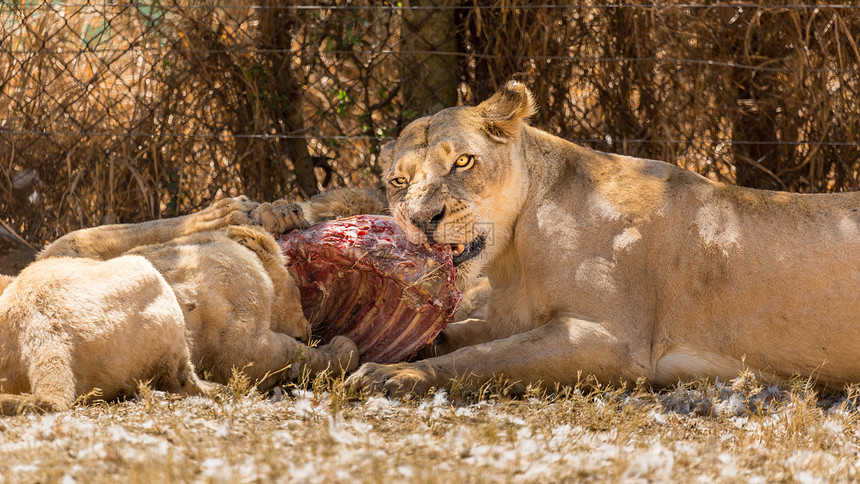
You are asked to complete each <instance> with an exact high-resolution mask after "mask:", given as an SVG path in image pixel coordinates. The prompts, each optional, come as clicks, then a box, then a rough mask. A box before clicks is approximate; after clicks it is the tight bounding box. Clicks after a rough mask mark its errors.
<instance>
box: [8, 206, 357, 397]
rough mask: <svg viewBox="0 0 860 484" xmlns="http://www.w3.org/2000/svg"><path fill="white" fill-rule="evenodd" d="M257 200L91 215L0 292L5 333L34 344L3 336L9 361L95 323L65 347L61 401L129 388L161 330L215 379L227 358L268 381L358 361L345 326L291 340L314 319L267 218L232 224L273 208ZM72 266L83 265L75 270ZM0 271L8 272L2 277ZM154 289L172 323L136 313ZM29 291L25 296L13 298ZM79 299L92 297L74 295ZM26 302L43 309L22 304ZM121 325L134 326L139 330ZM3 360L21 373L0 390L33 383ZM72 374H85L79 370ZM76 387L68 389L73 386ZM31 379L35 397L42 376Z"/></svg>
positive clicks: (221, 377)
mask: <svg viewBox="0 0 860 484" xmlns="http://www.w3.org/2000/svg"><path fill="white" fill-rule="evenodd" d="M261 210H262V211H269V210H271V205H267V207H262V206H260V207H258V204H256V203H252V202H249V201H248V200H247V199H245V198H237V199H224V200H219V201H218V202H216V203H215V204H213V205H212V206H211V207H209V208H208V209H206V210H203V211H201V212H198V213H195V214H192V215H188V216H185V217H179V218H175V219H166V220H157V221H153V222H146V223H142V224H131V225H108V226H102V227H95V228H91V229H84V230H79V231H76V232H72V233H70V234H68V235H66V236H64V237H62V238H60V239H59V240H57V241H56V242H54V243H53V244H51V245H50V246H48V247H47V248H46V249H45V250H44V251H43V252H42V253H41V254H40V255H39V261H37V262H36V263H34V264H33V265H32V266H31V267H29V268H28V269H26V270H25V271H24V272H23V273H22V274H21V276H20V277H19V278H18V279H17V280H15V281H14V282H13V283H12V284H10V286H9V287H7V289H6V291H5V292H4V293H3V299H2V300H0V310H2V311H4V312H5V314H6V317H5V318H2V319H0V321H2V322H3V324H4V325H5V326H4V328H6V329H7V330H8V331H12V333H10V338H11V339H9V341H17V340H16V339H15V338H12V336H15V337H16V338H18V339H20V338H25V339H26V338H31V339H33V340H34V341H35V343H34V344H36V343H37V344H38V345H39V346H38V348H36V347H35V346H33V345H30V344H18V343H15V344H13V343H8V344H12V345H13V346H7V347H0V358H3V360H2V361H3V362H4V363H3V365H12V363H6V359H7V358H10V360H9V361H13V360H15V359H16V358H17V359H19V360H21V361H31V360H33V359H38V358H41V356H38V355H35V354H34V351H36V350H37V349H38V351H39V352H40V354H42V353H43V354H53V353H64V352H65V353H64V354H66V353H68V351H67V350H66V349H65V348H66V346H67V345H68V344H67V343H66V342H67V341H69V340H70V339H72V340H74V339H75V338H84V339H86V336H87V334H88V333H89V332H91V330H92V328H93V325H96V326H97V327H98V328H99V332H100V334H102V336H100V337H99V339H97V340H96V341H95V342H93V343H89V345H90V346H88V347H87V351H86V352H84V353H81V354H77V353H75V354H72V355H71V356H68V355H66V356H64V358H65V359H64V360H63V363H62V364H63V365H65V366H66V367H68V368H71V369H72V370H73V371H74V373H75V378H74V379H72V380H70V379H69V378H67V377H65V376H55V377H52V378H55V379H57V380H58V381H59V382H62V384H63V385H65V387H64V388H65V390H64V391H65V392H66V393H64V399H63V400H62V401H63V402H64V403H63V405H68V404H69V403H71V402H69V401H68V399H69V398H73V397H74V396H76V395H80V394H81V393H82V392H85V391H87V390H89V389H90V388H92V386H89V385H90V382H91V381H94V382H96V383H93V385H96V386H99V388H101V390H102V392H103V393H105V394H106V395H114V393H116V394H125V393H127V390H128V388H127V382H129V381H134V379H135V378H138V379H140V377H141V375H142V373H141V371H138V370H140V369H141V368H144V369H146V368H149V369H150V370H153V367H152V364H150V363H148V362H151V361H152V358H156V359H158V358H161V359H163V360H164V359H165V358H162V357H160V356H159V355H163V354H165V351H166V349H164V344H165V341H167V340H170V341H172V342H173V346H181V347H182V348H185V350H186V353H185V360H188V352H189V350H190V358H191V361H193V363H194V366H195V367H196V369H197V371H198V372H200V374H202V375H207V376H208V377H209V378H211V379H212V380H214V381H216V382H220V383H227V381H228V380H229V378H230V377H231V376H232V374H233V369H237V370H241V371H244V373H245V374H246V375H247V376H248V377H250V378H251V379H252V380H255V381H259V383H258V387H260V388H263V389H265V388H268V387H270V386H272V385H274V384H276V383H277V382H278V381H281V380H283V379H284V378H294V377H296V376H298V375H299V374H300V372H302V371H308V372H309V373H311V374H315V373H317V372H320V371H325V370H329V369H331V370H335V371H348V370H350V369H352V368H354V367H355V365H356V364H357V360H358V350H357V348H356V347H355V345H354V344H353V343H352V341H350V340H349V339H347V338H342V337H337V338H335V339H334V340H333V341H332V342H331V343H329V344H328V345H325V346H322V347H319V348H311V347H308V345H307V344H304V343H301V342H299V341H297V340H296V338H300V339H307V338H308V336H309V331H310V329H309V325H308V322H307V320H306V319H305V317H304V315H303V314H302V309H301V305H300V296H299V291H298V288H297V287H296V284H295V281H294V280H293V279H292V277H291V276H290V275H289V273H288V272H287V269H286V268H285V266H284V260H283V255H282V254H281V251H280V249H279V247H278V245H277V243H276V242H275V240H274V239H273V238H272V236H271V235H269V233H268V232H266V231H264V230H261V229H259V228H256V227H251V226H247V225H237V224H247V223H249V222H250V221H251V220H253V219H259V220H264V219H266V220H271V219H272V217H271V215H272V214H271V213H269V214H260V213H259V212H260V211H261ZM286 223H290V222H284V221H283V220H280V221H276V222H275V224H276V225H278V226H281V225H284V224H286ZM70 257H76V258H77V259H70ZM102 260H107V261H106V262H101V261H102ZM129 261H139V262H138V266H140V265H142V264H143V263H145V266H146V268H148V272H147V271H143V269H141V268H139V267H138V268H137V269H135V267H136V266H135V267H131V266H130V262H129ZM147 261H148V262H147ZM65 267H69V269H64V268H65ZM88 267H91V268H92V269H91V270H89V272H87V271H84V270H83V269H82V268H88ZM128 267H131V268H128ZM153 268H154V269H153ZM76 271H77V272H76ZM135 271H137V272H135ZM69 272H71V274H78V275H77V276H76V277H74V278H72V277H71V275H70V274H68V273H69ZM25 276H26V277H25ZM61 276H64V277H65V279H63V278H62V277H61ZM144 276H146V277H144ZM126 278H127V279H128V281H127V282H126V284H132V283H135V281H138V280H139V282H136V284H137V285H136V286H135V290H130V289H126V288H124V287H125V286H124V285H123V281H125V280H126ZM55 280H56V281H57V282H51V283H50V284H49V283H47V282H46V281H55ZM4 281H5V282H8V279H5V278H4V279H3V280H2V281H0V283H2V282H4ZM103 281H105V282H104V283H103ZM108 281H110V282H112V283H108ZM34 291H35V292H34ZM7 294H8V296H7ZM156 295H157V296H159V297H163V298H167V299H169V300H170V301H171V304H172V306H171V308H174V309H175V310H176V311H174V312H173V316H175V317H178V318H179V319H178V321H175V320H174V321H172V323H171V324H172V326H170V327H169V328H167V329H164V328H162V327H161V326H157V325H155V324H154V323H147V324H144V323H146V321H143V322H138V320H139V319H142V318H143V316H141V315H140V311H141V308H145V307H148V305H150V304H154V302H153V301H155V297H156ZM24 296H27V297H28V298H29V299H27V300H28V301H30V302H20V301H22V300H23V299H24ZM90 300H92V302H87V301H90ZM80 301H84V302H86V303H87V307H86V308H81V307H78V306H77V304H78V303H79V302H80ZM28 306H32V307H33V308H35V309H34V310H37V311H41V312H40V313H37V314H36V316H32V315H29V313H28V311H29V309H27V307H28ZM177 311H178V313H177ZM42 313H46V314H47V313H50V314H51V315H52V318H47V319H46V318H44V317H42V316H39V315H40V314H42ZM162 326H164V327H165V328H166V327H167V324H166V323H164V324H162ZM8 328H13V329H8ZM14 328H19V329H14ZM127 328H138V331H139V333H130V331H131V330H129V329H127ZM177 328H178V329H177ZM168 329H169V330H170V331H172V332H171V333H169V334H168ZM177 331H178V332H177ZM22 335H23V336H22ZM26 335H36V336H35V337H34V336H26ZM4 341H5V339H4ZM186 341H187V344H186ZM0 344H2V343H0ZM64 345H66V346H64ZM99 345H101V346H99ZM168 349H170V350H171V351H173V350H174V349H175V348H173V347H171V348H168ZM52 352H53V353H52ZM14 355H18V356H14ZM141 355H145V357H143V356H141ZM45 358H48V356H46V357H45ZM165 361H167V360H165ZM172 361H173V360H169V361H167V363H170V362H172ZM167 363H163V364H161V365H162V366H164V365H165V364H167ZM170 364H172V363H170ZM170 364H168V365H167V366H168V367H170ZM21 365H23V363H21V364H19V365H18V366H19V367H20V366H21ZM147 365H149V366H147ZM189 365H190V362H189ZM12 366H14V365H12ZM189 367H190V366H189ZM4 368H5V367H4V366H2V365H0V370H2V371H0V378H7V379H9V378H13V379H14V381H15V382H16V383H15V384H14V385H12V384H11V383H10V384H9V386H8V387H2V388H3V391H4V392H7V393H18V392H29V391H31V386H32V385H35V383H33V382H34V381H35V380H34V378H36V377H35V376H33V375H34V374H33V373H32V372H30V373H29V374H27V373H21V371H23V370H22V369H21V368H23V367H20V368H17V370H15V371H17V373H16V372H14V371H13V370H11V369H10V370H8V371H7V370H6V369H4ZM158 368H159V371H161V370H160V368H161V366H159V367H158ZM67 373H68V372H67ZM78 374H82V375H91V376H92V378H90V379H89V380H87V379H84V380H81V378H79V377H78ZM9 375H12V376H11V377H10V376H9ZM22 375H25V376H26V375H29V376H27V377H28V378H29V380H26V381H29V382H31V386H28V385H25V384H23V383H22V382H24V381H25V379H22V378H25V377H23V376H22ZM58 375H59V374H58ZM99 375H101V376H99ZM97 377H98V378H97ZM195 381H196V380H195ZM58 384H59V383H58ZM169 386H170V385H168V387H169ZM174 386H175V385H174ZM72 387H74V391H71V390H69V388H72ZM171 388H172V387H171ZM116 389H118V390H116ZM114 390H116V391H114ZM33 391H34V393H35V396H36V397H38V398H41V396H40V391H39V390H38V388H36V389H34V390H33ZM54 400H56V399H52V398H48V399H47V401H49V402H53V401H54ZM18 403H20V402H18ZM16 404H17V403H15V402H13V403H12V404H10V405H12V406H14V405H16ZM4 408H6V407H4ZM49 408H63V406H62V405H59V404H58V405H53V406H49Z"/></svg>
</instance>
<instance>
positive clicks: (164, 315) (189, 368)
mask: <svg viewBox="0 0 860 484" xmlns="http://www.w3.org/2000/svg"><path fill="white" fill-rule="evenodd" d="M4 279H5V280H4V281H3V282H4V283H9V284H8V286H6V287H5V290H3V292H2V295H0V415H11V414H16V413H18V412H20V411H24V410H42V411H56V410H64V409H67V408H68V407H69V406H70V405H72V403H74V402H75V400H76V399H77V398H79V397H80V396H82V395H87V394H88V393H90V392H91V391H92V390H93V389H96V388H98V389H100V390H101V393H100V397H101V398H104V399H113V398H116V397H119V396H129V395H133V394H134V392H135V390H136V389H137V385H138V382H140V381H145V382H146V381H149V382H151V385H152V386H153V387H154V388H156V389H160V390H166V391H170V392H176V393H182V394H190V395H197V394H203V393H207V392H209V391H211V390H212V389H213V387H212V386H211V385H208V384H206V383H204V382H201V381H200V380H199V379H198V378H197V376H196V375H195V373H194V366H193V365H192V364H191V359H190V354H189V351H188V345H187V344H186V341H185V323H184V321H183V317H182V310H181V309H180V307H179V304H178V303H177V301H176V297H175V296H174V294H173V291H171V289H170V286H168V285H167V283H166V282H165V281H164V279H163V278H162V277H161V275H160V274H159V273H158V271H156V270H155V268H153V267H152V264H150V263H149V262H148V261H147V260H146V259H144V258H142V257H139V256H133V255H127V256H122V257H118V258H116V259H112V260H109V261H106V262H102V261H95V260H91V259H70V258H54V259H48V260H43V261H39V262H36V263H33V264H31V265H30V266H29V267H27V268H26V269H25V270H24V271H23V272H22V273H21V274H20V275H19V276H18V277H17V278H16V279H15V280H14V281H12V280H11V278H4ZM118 350H120V351H118Z"/></svg>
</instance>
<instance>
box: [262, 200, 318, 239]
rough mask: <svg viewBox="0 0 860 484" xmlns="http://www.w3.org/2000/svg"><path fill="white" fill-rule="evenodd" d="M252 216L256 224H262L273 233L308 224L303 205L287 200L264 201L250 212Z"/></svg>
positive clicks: (300, 227)
mask: <svg viewBox="0 0 860 484" xmlns="http://www.w3.org/2000/svg"><path fill="white" fill-rule="evenodd" d="M250 217H251V221H252V223H253V224H254V225H262V226H263V228H264V229H266V231H268V232H271V233H273V234H283V233H285V232H289V231H290V230H296V229H303V228H307V226H308V222H307V220H305V218H304V215H303V213H302V207H300V206H299V205H298V204H296V203H288V202H287V201H286V200H277V201H275V202H272V203H262V204H260V206H259V207H257V208H255V209H254V210H253V211H252V212H251V213H250Z"/></svg>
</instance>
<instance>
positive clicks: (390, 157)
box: [376, 141, 394, 177]
mask: <svg viewBox="0 0 860 484" xmlns="http://www.w3.org/2000/svg"><path fill="white" fill-rule="evenodd" d="M376 160H377V161H378V162H379V167H380V168H381V169H382V176H383V177H384V176H386V175H388V170H390V169H391V164H392V163H394V141H389V142H388V143H385V144H384V145H382V148H380V149H379V156H378V157H377V158H376Z"/></svg>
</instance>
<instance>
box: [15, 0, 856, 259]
mask: <svg viewBox="0 0 860 484" xmlns="http://www.w3.org/2000/svg"><path fill="white" fill-rule="evenodd" d="M858 32H860V8H858V6H857V5H854V4H853V3H850V4H849V3H845V4H812V3H809V4H806V3H779V2H767V3H763V4H752V3H717V4H711V3H709V2H705V1H702V2H693V3H689V2H688V3H660V4H641V5H640V4H626V3H625V4H610V3H589V2H583V3H580V4H578V5H561V4H551V5H550V4H548V5H541V4H535V3H533V2H524V1H522V0H473V1H460V2H455V1H453V0H413V1H412V2H404V3H403V4H401V3H400V2H386V3H384V4H380V3H379V2H370V1H355V2H353V1H329V2H320V3H317V4H315V5H302V4H298V3H295V2H276V1H274V0H267V1H262V2H259V3H244V2H241V1H235V2H231V3H229V4H224V5H204V4H200V3H194V2H191V1H188V0H172V1H159V0H139V1H134V2H111V1H100V2H70V3H61V2H32V1H27V2H11V1H3V2H0V176H2V178H0V182H2V183H0V220H2V221H3V226H2V227H0V243H2V240H8V241H9V244H20V243H21V242H20V238H23V239H25V240H26V241H28V242H29V243H31V244H33V245H35V246H38V245H40V244H43V243H45V242H46V241H50V240H52V239H53V238H55V237H57V236H59V235H62V234H63V233H66V232H68V231H70V230H74V229H76V228H81V227H85V226H92V225H97V224H102V223H113V222H136V221H143V220H148V219H152V218H159V217H167V216H174V215H179V214H182V213H187V212H189V211H192V210H195V209H198V208H200V207H202V206H204V205H206V204H208V203H209V202H210V201H211V200H212V199H214V198H216V197H219V196H224V195H237V194H239V193H245V194H247V195H249V196H251V197H253V198H256V199H260V200H269V199H275V198H280V197H284V196H287V197H290V196H308V195H311V194H313V193H316V192H317V191H320V190H323V189H326V188H329V187H334V186H376V185H378V184H379V181H380V177H381V172H380V168H379V166H378V163H377V160H376V154H377V153H378V150H379V147H380V145H381V144H383V143H385V142H387V141H388V140H390V139H392V138H393V137H394V136H396V135H397V133H398V132H399V130H400V129H401V128H402V127H403V126H405V125H406V124H407V123H409V122H410V121H412V120H414V119H415V118H417V117H419V116H421V115H425V114H429V113H432V112H434V111H436V110H438V109H440V108H442V107H444V106H448V105H452V104H473V103H476V102H478V101H480V100H482V99H484V98H486V97H487V96H489V95H490V94H491V93H492V92H493V91H494V90H495V89H497V88H498V87H499V86H500V85H502V84H503V83H504V82H506V81H508V80H509V79H511V78H516V79H519V80H522V81H525V82H526V83H528V84H529V85H530V86H531V87H532V89H533V90H534V92H535V95H536V98H537V100H538V104H539V107H540V108H539V114H538V116H537V117H536V118H535V119H534V123H535V124H536V125H537V126H539V127H541V128H542V129H545V130H547V131H549V132H552V133H554V134H557V135H559V136H562V137H564V138H567V139H570V140H573V141H576V142H579V143H582V144H585V145H587V146H589V147H592V148H595V149H600V150H605V151H610V152H615V153H620V154H626V155H632V156H640V157H647V158H654V159H660V160H664V161H668V162H670V163H675V164H678V165H681V166H684V167H687V168H690V169H693V170H696V171H698V172H700V173H702V174H705V175H706V176H709V177H711V178H714V179H717V180H722V181H727V182H731V183H739V184H742V185H745V186H751V187H757V188H768V189H780V190H790V191H799V192H824V191H843V190H857V189H858V188H860V185H858V169H859V168H860V163H858V162H860V143H858V136H857V135H858V133H860V109H858V93H860V47H858Z"/></svg>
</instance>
